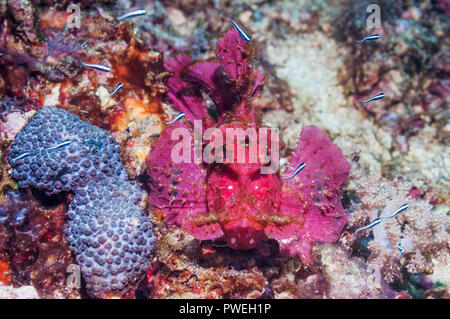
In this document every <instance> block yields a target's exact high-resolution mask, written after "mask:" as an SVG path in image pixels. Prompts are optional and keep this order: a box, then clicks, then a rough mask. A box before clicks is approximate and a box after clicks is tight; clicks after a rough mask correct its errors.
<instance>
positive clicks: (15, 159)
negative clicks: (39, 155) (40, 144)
mask: <svg viewBox="0 0 450 319" xmlns="http://www.w3.org/2000/svg"><path fill="white" fill-rule="evenodd" d="M29 155H30V153H28V152H24V153H22V154H20V155H19V156H16V157H14V158H13V159H12V161H18V160H20V159H21V158H24V157H26V156H29Z"/></svg>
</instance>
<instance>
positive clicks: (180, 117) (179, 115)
mask: <svg viewBox="0 0 450 319" xmlns="http://www.w3.org/2000/svg"><path fill="white" fill-rule="evenodd" d="M185 115H186V113H184V112H180V113H179V114H178V115H177V116H175V118H174V119H173V120H172V121H170V122H165V123H164V124H166V125H171V124H173V123H175V122H176V121H178V120H181V119H182V118H183V117H184V116H185Z"/></svg>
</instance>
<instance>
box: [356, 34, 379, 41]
mask: <svg viewBox="0 0 450 319" xmlns="http://www.w3.org/2000/svg"><path fill="white" fill-rule="evenodd" d="M379 38H380V35H379V34H372V35H368V36H366V37H364V38H362V39H361V40H356V42H358V43H363V42H366V41H375V40H378V39H379Z"/></svg>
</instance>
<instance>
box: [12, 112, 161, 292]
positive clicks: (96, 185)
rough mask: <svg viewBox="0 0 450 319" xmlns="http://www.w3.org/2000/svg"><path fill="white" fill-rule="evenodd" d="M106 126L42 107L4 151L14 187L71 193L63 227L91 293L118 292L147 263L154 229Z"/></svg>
mask: <svg viewBox="0 0 450 319" xmlns="http://www.w3.org/2000/svg"><path fill="white" fill-rule="evenodd" d="M119 151H120V147H119V146H118V145H117V144H116V143H115V141H114V139H113V138H112V137H111V136H110V135H109V134H108V132H106V131H104V130H102V129H100V128H98V127H95V126H93V125H91V124H89V123H87V122H83V121H81V120H80V119H79V117H78V116H76V115H73V114H70V113H68V112H67V111H64V110H62V109H58V108H55V107H43V108H42V109H40V110H39V111H37V113H36V115H35V116H34V117H33V118H32V119H31V120H30V121H29V122H28V124H27V125H26V126H25V128H24V129H23V130H22V131H21V132H20V133H18V134H17V136H16V138H15V140H14V142H13V144H12V146H11V150H10V153H9V163H10V164H11V166H12V168H13V177H14V178H15V179H16V180H17V182H18V184H19V187H21V188H27V187H33V188H37V189H40V190H45V192H46V194H47V195H52V194H57V193H61V192H63V191H65V192H69V191H70V192H73V193H74V195H73V199H72V202H71V203H70V206H69V211H68V213H67V215H68V222H67V225H66V227H65V234H66V236H67V237H66V238H67V241H68V243H69V246H70V248H71V249H72V251H73V252H74V254H75V258H76V261H77V263H78V264H79V265H80V267H81V271H82V273H83V275H84V279H85V281H86V288H87V290H88V292H89V294H91V295H92V296H97V297H104V296H110V295H111V296H114V295H120V294H121V293H124V291H126V290H127V288H129V285H130V284H131V283H133V282H134V281H135V280H136V279H138V278H142V275H143V272H144V271H145V270H146V269H147V268H148V267H149V263H150V257H151V251H152V248H153V241H154V236H153V233H152V227H151V224H150V222H149V221H148V220H147V217H146V215H145V212H144V210H143V209H142V208H141V207H140V206H139V202H140V200H141V199H142V197H143V195H144V194H143V192H142V191H141V190H140V188H139V187H138V186H136V185H132V184H130V183H129V181H128V175H127V173H126V171H125V168H124V167H123V165H122V162H121V160H120V154H119Z"/></svg>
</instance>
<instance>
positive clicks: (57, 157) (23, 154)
mask: <svg viewBox="0 0 450 319" xmlns="http://www.w3.org/2000/svg"><path fill="white" fill-rule="evenodd" d="M119 151H120V148H119V146H118V145H117V144H116V143H115V142H114V139H113V138H112V137H111V136H110V135H109V134H108V132H106V131H104V130H102V129H100V128H98V127H95V126H93V125H91V124H89V123H87V122H83V121H81V120H80V119H79V118H78V116H76V115H74V114H70V113H68V112H66V111H64V110H62V109H58V108H55V107H43V108H42V109H40V110H39V111H38V112H37V113H36V115H35V116H33V118H32V119H31V120H30V121H29V122H28V124H27V125H26V126H25V128H24V129H22V131H20V133H18V134H17V135H16V137H15V139H14V142H13V143H12V146H11V149H10V151H9V154H8V157H9V163H10V165H11V167H12V168H13V174H12V176H13V177H14V179H15V180H16V181H17V183H18V185H19V187H20V188H27V187H30V186H32V187H35V188H39V189H42V190H45V191H46V193H47V195H52V194H56V193H59V192H62V191H73V192H78V191H79V190H81V189H86V187H87V184H88V182H89V181H91V180H94V181H96V182H99V181H102V180H105V179H108V178H111V179H113V180H116V181H118V182H119V181H125V180H126V179H127V175H126V172H125V170H124V168H123V166H122V163H121V160H120V153H119Z"/></svg>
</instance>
